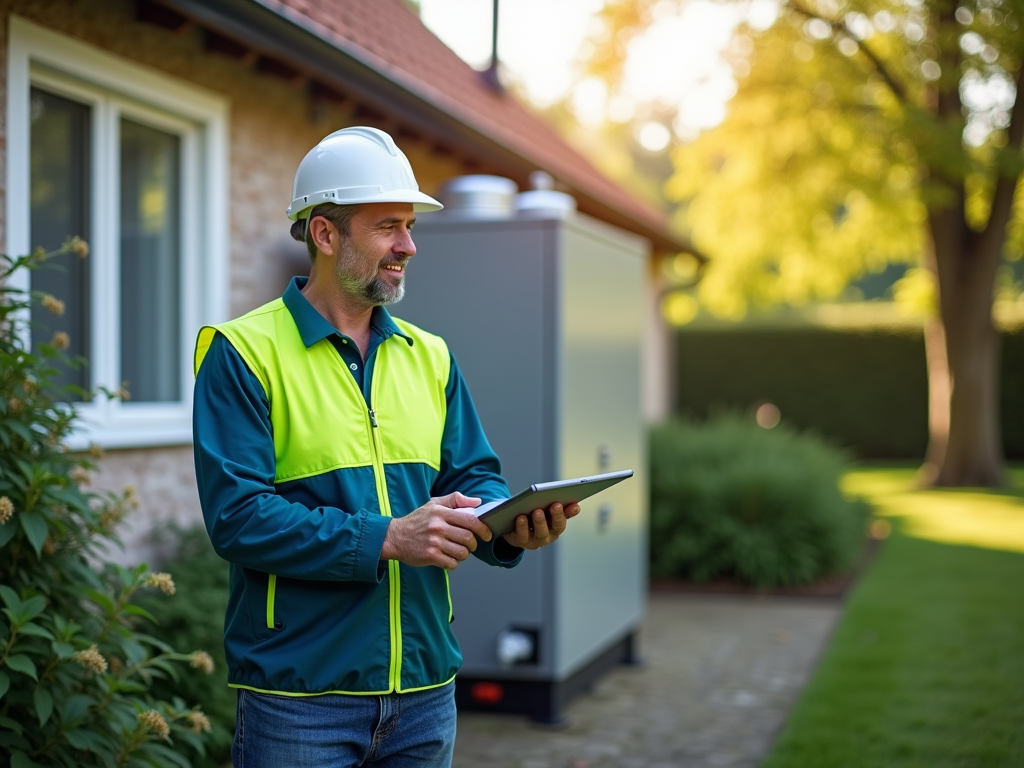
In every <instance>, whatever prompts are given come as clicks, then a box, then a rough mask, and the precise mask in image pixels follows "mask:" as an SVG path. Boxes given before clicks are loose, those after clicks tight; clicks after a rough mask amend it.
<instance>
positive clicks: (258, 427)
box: [192, 333, 389, 582]
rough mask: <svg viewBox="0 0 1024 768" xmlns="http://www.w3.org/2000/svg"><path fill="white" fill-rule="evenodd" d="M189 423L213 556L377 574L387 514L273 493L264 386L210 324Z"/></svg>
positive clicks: (288, 570) (304, 570)
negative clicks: (294, 500)
mask: <svg viewBox="0 0 1024 768" xmlns="http://www.w3.org/2000/svg"><path fill="white" fill-rule="evenodd" d="M192 431H193V438H194V446H195V464H196V480H197V481H198V486H199V500H200V504H201V505H202V509H203V518H204V519H205V522H206V530H207V532H208V533H209V534H210V540H211V541H212V542H213V547H214V549H215V550H216V551H217V554H218V555H220V556H221V557H222V558H224V559H225V560H227V561H228V562H231V563H235V564H237V565H240V566H243V567H245V568H252V569H254V570H257V571H262V572H264V573H273V574H276V575H278V576H285V577H290V578H295V579H322V580H331V581H367V582H377V581H379V580H380V578H381V570H380V569H378V563H379V561H380V553H381V548H382V547H383V546H384V536H385V534H386V533H387V527H388V524H389V520H388V518H386V517H381V516H380V515H376V514H371V513H370V512H368V511H367V510H350V511H345V510H341V509H338V508H336V507H326V506H323V507H316V508H315V509H310V508H308V507H305V506H303V505H301V504H295V503H291V502H289V501H288V500H286V499H285V498H283V497H282V496H279V495H278V494H277V492H276V490H275V486H274V474H275V468H276V463H277V462H276V458H275V453H274V435H273V428H272V426H271V422H270V408H269V404H268V401H267V397H266V393H265V392H264V391H263V386H262V385H261V384H260V382H259V379H257V378H256V376H255V375H253V373H252V371H250V370H249V368H248V367H247V366H246V364H245V362H244V361H243V360H242V358H241V357H240V356H239V354H238V353H237V352H236V351H235V349H234V348H233V347H232V346H231V344H230V342H228V340H227V339H226V338H225V337H224V336H223V335H221V334H219V333H218V334H217V335H216V337H215V338H214V340H213V343H212V344H211V346H210V349H209V351H208V352H207V353H206V357H205V358H204V359H203V363H202V366H201V367H200V369H199V373H198V375H197V376H196V386H195V398H194V403H193V414H192Z"/></svg>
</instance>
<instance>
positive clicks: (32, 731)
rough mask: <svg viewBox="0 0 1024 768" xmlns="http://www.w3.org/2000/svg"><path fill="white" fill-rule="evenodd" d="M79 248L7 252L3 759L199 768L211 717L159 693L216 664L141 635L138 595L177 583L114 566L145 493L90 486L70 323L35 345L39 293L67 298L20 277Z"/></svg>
mask: <svg viewBox="0 0 1024 768" xmlns="http://www.w3.org/2000/svg"><path fill="white" fill-rule="evenodd" d="M68 251H74V252H75V253H77V254H78V255H79V256H80V257H84V256H85V255H86V254H87V253H88V248H87V246H86V245H85V243H84V242H83V241H81V240H79V239H77V238H76V239H74V240H72V241H69V242H68V243H67V244H66V245H65V246H64V248H62V249H61V250H60V251H57V252H54V253H49V254H47V253H42V252H36V253H33V254H32V255H30V256H25V257H22V258H18V259H10V258H8V257H6V256H3V257H0V258H2V259H3V262H2V266H0V766H4V767H6V766H10V768H32V766H65V767H67V768H77V767H78V766H93V765H96V766H105V767H106V766H160V767H161V768H162V767H165V766H166V767H167V768H170V767H171V766H175V767H185V768H187V766H189V760H188V758H187V757H186V756H185V755H184V754H182V752H181V751H179V746H180V745H181V744H186V745H189V746H190V747H191V748H192V749H195V750H197V751H198V752H199V753H203V751H204V743H205V738H206V737H205V732H207V731H209V728H210V723H209V720H208V719H207V717H206V715H204V714H203V713H202V712H201V711H200V710H199V709H198V708H189V707H187V706H186V704H185V702H183V701H182V700H181V699H179V698H176V697H172V699H171V700H170V701H164V700H159V699H158V698H157V697H155V696H154V695H153V694H152V693H151V690H150V689H151V685H152V683H153V682H154V681H155V680H158V679H172V680H175V679H177V676H178V670H177V667H178V666H180V665H181V664H183V663H184V664H190V665H191V666H192V667H195V668H197V669H200V670H202V671H204V672H209V671H210V670H211V668H212V664H213V662H212V660H211V659H210V656H209V655H208V654H206V653H204V652H202V651H196V652H193V653H187V654H185V653H176V652H175V651H174V650H173V649H172V648H171V647H170V646H168V645H167V644H166V643H164V642H162V641H161V640H159V639H158V638H156V637H153V636H152V635H150V634H146V633H145V632H144V631H140V630H141V629H143V628H144V627H145V624H147V623H150V622H152V620H153V619H152V616H151V615H150V614H149V612H148V611H146V610H145V609H144V608H142V607H141V606H140V605H139V604H138V601H137V598H140V597H143V596H144V595H145V593H146V592H154V593H155V592H160V593H163V594H164V595H172V594H173V593H174V581H173V580H172V578H171V576H170V575H169V574H166V573H150V572H149V571H148V569H147V567H146V566H145V565H141V566H138V567H136V568H132V569H128V568H124V567H120V566H115V565H111V564H109V563H105V562H104V560H105V555H106V554H107V553H108V552H109V550H110V548H111V547H116V546H120V542H119V540H118V538H117V535H116V526H117V524H118V522H120V521H121V519H122V518H123V517H124V515H125V514H126V513H128V512H129V511H130V510H131V509H132V508H134V507H135V506H136V503H137V502H136V500H135V496H134V493H133V492H132V491H131V489H127V490H126V491H125V492H124V493H121V494H113V493H97V492H90V491H87V490H85V489H84V486H86V485H87V484H88V479H89V473H90V471H91V470H92V469H94V464H93V460H94V459H96V458H98V456H99V451H98V449H94V450H93V451H90V452H89V453H85V454H71V453H68V452H67V450H66V449H65V447H64V440H65V438H66V437H67V436H68V435H69V433H70V432H71V430H72V428H73V425H74V421H75V410H74V407H73V406H72V405H69V404H68V403H67V402H64V401H67V400H70V399H71V398H70V397H69V396H68V394H69V393H68V392H63V391H62V390H61V388H60V387H57V386H56V385H55V384H54V383H53V381H54V379H55V377H56V376H57V375H58V370H59V366H61V365H72V366H74V365H81V364H82V361H76V360H69V359H68V358H67V357H66V355H65V354H64V351H63V350H65V349H66V348H67V346H68V342H69V339H68V335H67V333H65V332H63V331H58V332H57V333H55V334H53V336H52V337H51V338H50V341H49V342H48V343H41V344H37V345H36V347H37V349H38V353H33V352H32V351H31V349H29V348H28V346H27V345H26V343H25V339H26V338H27V335H28V333H27V332H28V317H29V316H30V311H29V310H30V305H31V302H33V301H38V302H39V303H41V304H42V305H43V306H44V307H45V308H46V309H48V310H49V311H50V312H52V313H53V314H54V315H57V316H59V315H60V314H62V313H63V310H64V306H63V304H62V302H60V301H59V300H58V299H56V298H54V297H52V296H43V295H37V294H31V295H26V294H25V292H23V291H19V290H17V289H15V288H13V287H11V285H10V281H9V280H8V279H7V278H8V277H9V276H10V275H11V273H12V272H14V271H15V270H18V269H27V270H32V269H37V268H40V267H44V266H48V265H47V264H46V262H47V260H48V259H49V258H51V257H52V256H54V255H56V253H61V252H68ZM32 331H33V332H34V333H39V332H40V329H38V328H33V329H32ZM82 394H83V393H81V392H78V395H80V396H81V395H82ZM108 395H109V396H118V395H117V393H108Z"/></svg>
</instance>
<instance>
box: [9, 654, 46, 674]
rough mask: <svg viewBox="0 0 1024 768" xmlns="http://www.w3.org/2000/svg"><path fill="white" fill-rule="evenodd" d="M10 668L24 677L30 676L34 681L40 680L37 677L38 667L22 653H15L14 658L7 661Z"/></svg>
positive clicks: (10, 657)
mask: <svg viewBox="0 0 1024 768" xmlns="http://www.w3.org/2000/svg"><path fill="white" fill-rule="evenodd" d="M6 664H7V666H8V667H10V668H11V669H13V670H14V671H15V672H21V673H22V674H23V675H28V676H29V677H31V678H32V679H33V680H38V679H39V678H38V677H37V676H36V665H35V663H34V662H33V661H32V659H30V658H29V657H28V656H26V655H24V654H22V653H15V654H14V655H12V656H8V657H7V660H6Z"/></svg>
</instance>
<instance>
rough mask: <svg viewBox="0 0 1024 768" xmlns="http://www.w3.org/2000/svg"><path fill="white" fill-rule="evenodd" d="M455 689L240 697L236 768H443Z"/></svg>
mask: <svg viewBox="0 0 1024 768" xmlns="http://www.w3.org/2000/svg"><path fill="white" fill-rule="evenodd" d="M454 747H455V684H454V683H449V684H448V685H445V686H443V687H441V688H432V689H430V690H427V691H418V692H416V693H392V694H387V695H384V696H345V695H341V694H326V695H324V696H303V697H290V696H273V695H270V694H265V693H254V692H253V691H247V690H245V689H240V690H239V691H238V709H237V714H236V721H235V742H234V744H233V745H232V747H231V760H232V763H233V764H234V766H235V768H351V767H352V766H361V765H373V766H379V767H380V768H410V767H411V766H415V767H416V768H448V766H450V765H451V762H452V750H453V749H454Z"/></svg>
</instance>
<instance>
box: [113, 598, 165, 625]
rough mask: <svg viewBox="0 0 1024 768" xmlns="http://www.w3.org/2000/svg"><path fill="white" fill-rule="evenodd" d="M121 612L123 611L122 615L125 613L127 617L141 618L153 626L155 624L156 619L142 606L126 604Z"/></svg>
mask: <svg viewBox="0 0 1024 768" xmlns="http://www.w3.org/2000/svg"><path fill="white" fill-rule="evenodd" d="M121 610H122V611H124V613H127V614H128V615H129V616H141V617H142V618H144V619H149V620H150V621H151V622H153V623H154V624H156V623H157V621H156V617H155V616H154V615H153V614H152V613H150V612H149V611H147V610H146V609H145V608H143V607H142V606H139V605H135V604H134V603H128V604H127V605H126V606H125V607H124V608H122V609H121Z"/></svg>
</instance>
